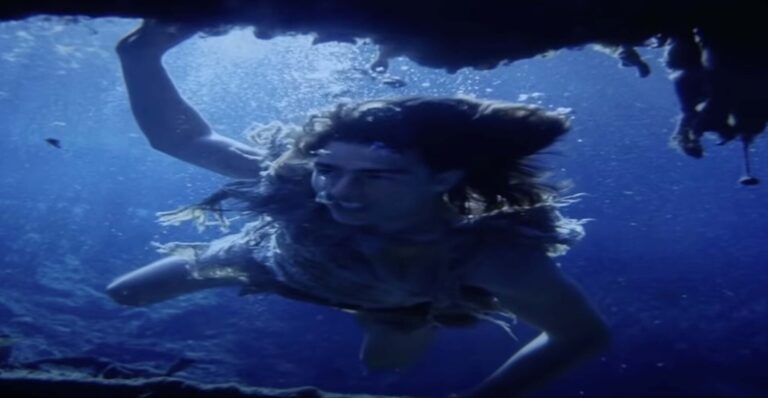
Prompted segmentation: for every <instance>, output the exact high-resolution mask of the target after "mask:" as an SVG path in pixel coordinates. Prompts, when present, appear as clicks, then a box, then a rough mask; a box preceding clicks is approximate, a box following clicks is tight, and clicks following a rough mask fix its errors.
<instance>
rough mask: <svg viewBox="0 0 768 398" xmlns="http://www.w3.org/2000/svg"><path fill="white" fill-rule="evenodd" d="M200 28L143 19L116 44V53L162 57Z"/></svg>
mask: <svg viewBox="0 0 768 398" xmlns="http://www.w3.org/2000/svg"><path fill="white" fill-rule="evenodd" d="M201 28H202V26H196V25H187V24H177V23H165V22H160V21H156V20H152V19H145V20H144V21H143V22H142V23H141V25H140V26H139V27H138V28H136V30H134V31H133V32H131V33H128V34H127V35H125V37H123V38H122V39H120V41H119V42H118V43H117V52H118V53H120V54H121V55H127V54H131V53H134V52H141V53H144V54H154V55H162V54H163V53H165V52H166V51H168V50H170V49H171V48H173V47H175V46H177V45H178V44H179V43H181V42H183V41H184V40H187V39H188V38H190V37H192V36H194V35H195V33H197V32H199V31H200V30H201Z"/></svg>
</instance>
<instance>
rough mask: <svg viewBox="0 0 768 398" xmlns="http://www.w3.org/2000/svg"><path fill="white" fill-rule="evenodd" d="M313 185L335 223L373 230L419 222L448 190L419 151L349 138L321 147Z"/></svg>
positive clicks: (313, 175)
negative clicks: (372, 228)
mask: <svg viewBox="0 0 768 398" xmlns="http://www.w3.org/2000/svg"><path fill="white" fill-rule="evenodd" d="M312 187H313V188H314V190H315V192H316V193H317V197H318V201H319V202H321V203H323V204H324V205H326V206H327V207H328V210H329V211H330V212H331V215H332V216H333V218H334V219H335V220H336V221H338V222H340V223H343V224H348V225H358V226H370V227H374V228H376V227H382V226H387V225H392V224H407V223H408V222H409V220H411V219H413V220H418V219H420V217H423V216H424V214H425V213H426V214H429V213H430V212H433V211H435V206H436V203H438V201H439V198H440V197H441V196H442V194H443V192H442V189H441V187H440V186H439V181H438V179H437V178H436V175H435V174H434V173H433V172H432V171H431V170H430V169H429V168H428V167H427V166H426V165H425V164H424V163H423V162H422V161H421V160H420V159H419V158H418V157H417V156H416V155H415V154H412V153H400V152H396V151H393V150H391V149H388V148H386V147H384V146H382V145H376V144H374V145H370V144H353V143H346V142H331V143H329V144H328V145H326V146H325V148H323V149H322V150H320V151H319V153H318V156H317V158H316V159H315V162H314V165H313V173H312Z"/></svg>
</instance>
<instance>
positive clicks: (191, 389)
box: [0, 371, 405, 398]
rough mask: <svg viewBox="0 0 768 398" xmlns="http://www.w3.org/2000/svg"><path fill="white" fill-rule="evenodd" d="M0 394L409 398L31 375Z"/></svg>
mask: <svg viewBox="0 0 768 398" xmlns="http://www.w3.org/2000/svg"><path fill="white" fill-rule="evenodd" d="M0 391H2V392H3V396H6V397H14V398H50V397H110V398H140V397H141V398H146V397H152V398H178V397H185V398H405V397H402V396H401V397H392V396H386V397H385V396H382V395H365V394H362V395H361V394H336V393H330V392H323V391H320V390H318V389H316V388H314V387H299V388H291V389H273V388H260V387H245V386H240V385H237V384H197V383H192V382H189V381H185V380H181V379H177V378H169V377H156V378H150V379H131V380H126V379H112V380H106V379H100V378H94V377H89V376H79V377H75V376H72V375H69V376H60V375H52V374H37V375H36V374H34V373H29V371H12V372H4V373H0Z"/></svg>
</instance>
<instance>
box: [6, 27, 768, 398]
mask: <svg viewBox="0 0 768 398" xmlns="http://www.w3.org/2000/svg"><path fill="white" fill-rule="evenodd" d="M136 24H137V21H130V20H117V19H110V20H92V21H85V22H81V23H74V24H72V23H63V22H61V21H53V22H51V21H44V20H41V19H36V20H31V21H24V22H13V23H2V24H0V289H1V290H0V331H2V332H5V333H9V334H11V335H13V336H14V337H15V339H16V344H15V346H14V356H13V359H14V360H15V361H28V360H33V359H38V358H45V357H54V356H81V355H92V356H100V357H105V358H109V359H112V360H115V361H119V362H123V363H129V364H136V363H141V364H146V365H149V366H154V367H157V368H160V369H162V368H164V367H166V366H167V365H169V364H170V363H171V362H173V360H174V359H176V358H178V357H181V356H185V357H190V358H194V359H195V360H197V361H198V362H197V364H196V365H194V366H192V367H191V368H189V369H188V370H186V371H184V372H183V373H180V374H179V376H180V377H185V378H189V379H193V380H198V381H203V382H229V381H237V382H243V383H249V384H254V385H263V386H271V387H293V386H298V385H315V386H318V387H320V388H323V389H327V390H332V391H339V392H368V393H381V394H393V395H394V394H412V395H421V396H434V397H440V396H445V395H446V394H448V393H449V392H453V391H460V390H463V389H466V388H469V387H471V386H473V385H475V384H476V383H478V382H480V381H481V380H482V379H483V378H484V377H486V376H487V375H489V374H490V373H491V372H492V371H493V370H494V369H495V368H496V367H497V366H499V365H500V364H501V363H502V362H503V361H504V360H505V359H506V358H507V357H508V356H509V355H511V353H512V352H514V350H516V349H518V348H519V347H521V342H516V341H514V340H511V339H510V338H509V337H508V336H507V335H506V334H505V333H504V332H503V331H502V330H501V329H499V328H497V327H494V326H492V325H490V324H488V325H482V326H480V327H477V328H474V329H457V330H445V331H443V332H442V333H441V334H440V335H439V337H438V338H437V341H436V343H435V345H434V347H433V348H432V350H431V351H430V352H429V353H428V354H427V355H426V357H425V358H423V360H421V361H420V362H419V363H418V364H417V365H415V366H414V367H413V368H411V369H407V370H403V371H400V372H393V373H387V372H369V371H366V370H365V369H364V368H363V366H362V365H361V364H360V363H359V362H358V359H357V353H358V349H359V345H360V342H361V338H362V334H361V332H360V330H359V329H358V327H357V325H356V324H355V323H354V321H353V320H352V319H351V318H350V317H349V316H348V315H346V314H343V313H340V312H337V311H335V310H331V309H327V308H321V307H318V306H315V305H310V304H303V303H294V302H290V301H287V300H284V299H280V298H275V297H237V294H236V291H230V290H223V291H209V292H204V293H199V294H195V295H191V296H188V297H184V298H180V299H176V300H173V301H170V302H167V303H163V304H158V305H154V306H151V307H148V308H141V309H130V308H123V307H120V306H118V305H116V304H114V303H112V302H111V301H110V299H109V298H108V297H107V296H105V295H104V292H103V287H104V286H105V285H106V284H107V283H108V282H109V281H110V280H111V279H112V278H114V277H116V276H118V275H119V274H121V273H124V272H126V271H129V270H131V269H133V268H136V267H138V266H141V265H143V264H146V263H148V262H151V261H153V260H154V259H156V258H158V256H159V255H158V254H157V253H155V251H154V248H153V247H152V245H151V242H168V241H174V240H205V239H210V238H213V237H215V236H218V234H219V233H218V232H217V231H215V230H211V231H206V232H205V233H204V234H202V235H200V234H198V233H197V232H196V231H195V230H194V228H193V227H191V226H182V227H161V226H159V225H158V224H156V223H155V221H154V220H155V216H154V213H155V212H158V211H164V210H170V209H173V208H176V207H178V206H180V205H184V204H189V203H193V202H195V201H197V200H199V199H200V198H202V197H203V196H205V195H206V194H208V193H210V192H211V191H212V190H214V189H215V188H216V187H217V186H219V185H220V184H222V183H224V182H226V179H225V178H223V177H219V176H216V175H214V174H212V173H210V172H207V171H205V170H200V169H195V168H194V167H192V166H188V165H185V164H183V163H181V162H179V161H177V160H175V159H172V158H170V157H167V156H165V155H163V154H161V153H159V152H155V151H153V150H152V149H151V148H150V147H149V145H148V144H147V142H146V141H145V139H144V138H143V136H142V135H141V133H140V132H139V130H138V128H137V126H136V124H135V123H134V121H133V119H132V116H131V113H130V110H129V108H128V103H127V95H126V93H125V89H124V87H123V84H122V78H121V75H120V70H119V67H118V63H117V58H116V56H115V54H114V52H113V46H114V44H115V43H116V42H117V40H118V39H119V37H121V36H122V35H123V34H124V33H126V32H127V31H129V30H130V29H131V28H132V27H133V26H135V25H136ZM310 43H311V38H309V37H290V38H278V39H274V40H271V41H259V40H256V39H254V38H253V37H252V36H251V35H250V33H249V32H248V31H245V30H242V31H236V32H233V33H231V34H230V35H227V36H224V37H214V38H206V39H199V38H197V39H194V40H191V41H189V42H187V43H185V44H184V45H182V46H181V47H180V48H178V49H175V50H173V52H172V53H170V54H169V55H168V56H167V58H166V65H167V67H168V68H169V70H170V72H171V74H172V75H173V77H174V79H175V81H176V82H177V84H178V86H179V89H180V91H181V92H182V93H183V94H184V95H185V97H186V98H188V100H189V101H190V102H191V103H192V104H193V105H194V106H195V107H197V108H198V109H199V110H200V112H201V113H202V114H203V115H204V116H205V117H206V118H207V119H208V120H209V122H210V123H211V124H212V125H213V126H214V128H215V130H217V131H218V132H221V133H225V134H227V135H230V136H232V137H242V136H243V134H244V133H245V132H246V131H247V130H248V128H249V126H251V125H253V124H254V123H266V122H269V121H272V120H282V121H285V122H295V123H301V122H302V121H303V120H304V118H305V117H306V115H307V114H308V113H310V112H311V111H313V110H317V109H319V108H323V107H328V106H330V105H332V104H333V103H335V102H337V101H339V100H348V99H351V100H360V99H368V98H375V97H379V96H396V95H407V94H431V95H453V94H465V95H474V96H477V97H487V98H498V99H505V100H512V101H523V102H528V103H536V104H541V105H542V106H545V107H548V108H553V109H554V108H560V107H563V108H571V109H572V112H573V115H574V117H575V118H574V123H573V126H574V127H573V130H572V132H571V133H570V134H569V136H568V137H567V138H566V139H565V140H564V141H563V142H562V143H560V144H559V145H558V146H557V151H556V152H557V153H556V154H552V155H547V156H546V157H545V158H544V159H546V160H547V161H548V162H549V163H550V164H551V165H552V166H553V168H554V170H555V171H556V175H555V177H556V178H558V179H570V180H572V181H573V182H574V184H575V187H576V188H575V189H574V191H573V192H584V193H586V194H588V195H587V196H586V197H584V198H583V200H582V201H581V202H580V203H577V204H575V205H573V206H571V207H569V208H567V209H565V211H566V212H567V213H568V215H570V216H573V217H580V218H594V221H592V222H591V223H589V224H588V225H587V231H588V234H587V237H586V238H585V239H584V241H583V242H582V243H581V244H579V245H578V246H577V247H576V248H574V249H573V250H572V251H571V252H570V253H569V254H568V255H567V256H566V257H563V258H560V259H559V261H560V263H561V264H562V267H563V270H564V271H565V272H566V273H567V274H569V275H570V276H572V277H573V278H574V279H575V280H577V281H578V282H579V283H580V284H581V285H582V286H583V288H584V290H585V291H586V292H587V293H588V295H589V296H590V297H591V298H592V299H593V301H594V303H595V304H596V306H597V307H598V308H599V309H600V310H601V311H602V312H603V313H604V314H605V316H606V318H607V319H608V321H609V323H610V324H611V326H612V328H613V331H614V335H615V341H614V346H613V348H612V350H611V351H610V352H606V353H605V354H604V355H602V356H601V357H599V358H597V359H595V360H594V361H593V362H591V363H589V364H587V365H586V366H584V367H582V368H580V369H578V370H576V371H573V372H571V373H569V374H568V375H567V376H565V377H563V378H562V379H560V380H558V381H557V382H556V383H553V384H552V385H551V386H550V387H548V388H547V389H545V390H542V392H541V393H539V394H536V395H535V396H537V397H571V396H572V397H581V396H583V397H617V396H621V397H673V396H679V397H693V396H697V397H698V396H709V397H714V396H722V397H758V396H768V382H766V381H765V378H764V376H765V375H766V374H767V373H766V365H765V363H766V362H768V327H767V326H768V324H766V315H768V298H766V294H765V292H766V287H767V286H768V273H767V272H766V270H765V264H766V261H765V260H764V258H765V257H766V256H768V229H767V228H766V224H767V223H766V217H767V216H768V208H766V206H765V198H766V188H765V186H764V185H762V186H757V187H751V188H746V187H741V186H739V185H738V184H737V179H738V177H739V176H740V175H741V174H740V173H741V167H742V158H741V156H740V151H741V148H740V146H739V145H738V144H731V145H727V146H724V147H714V143H715V142H714V140H712V141H708V144H709V145H708V146H709V148H708V149H709V151H708V153H707V156H706V157H705V158H704V159H702V160H694V159H690V158H686V157H685V156H684V155H681V154H680V153H678V152H676V151H675V150H673V149H670V147H669V146H668V136H669V135H670V133H671V131H672V129H673V128H674V123H675V118H676V115H677V103H676V100H675V98H674V95H673V90H672V86H671V84H670V82H669V81H668V79H667V77H666V71H665V70H664V69H663V67H662V66H661V64H660V63H659V62H658V60H659V59H660V58H661V57H662V55H663V54H662V52H661V50H643V54H644V55H645V56H646V57H647V60H648V61H649V62H650V63H651V64H652V68H653V74H652V75H651V76H650V77H649V78H647V79H640V78H638V77H637V76H636V73H635V71H634V70H632V69H621V68H619V67H618V62H617V61H616V60H615V59H613V58H611V57H609V56H607V55H605V54H602V53H599V52H595V51H592V50H591V49H589V48H586V49H581V50H573V51H564V52H561V53H559V54H557V55H555V56H552V57H549V58H538V59H531V60H523V61H519V62H516V63H514V64H512V65H509V66H504V67H500V68H497V69H495V70H493V71H487V72H474V71H467V70H463V71H460V72H459V73H456V74H454V75H448V74H446V73H444V72H441V71H435V70H428V69H424V68H421V67H418V66H417V65H414V64H413V63H411V62H409V61H407V60H403V59H398V60H396V61H394V62H392V66H391V68H390V73H391V74H392V75H394V76H397V77H400V78H403V79H405V80H406V81H407V82H408V85H407V86H406V87H404V88H400V89H394V88H391V87H388V86H386V85H383V84H381V83H380V82H377V81H375V80H374V79H371V78H370V77H369V76H366V75H365V74H364V73H361V72H360V71H359V70H360V69H365V68H366V66H367V64H368V63H370V62H371V61H372V60H373V59H374V54H375V48H373V47H372V46H370V45H364V44H361V45H358V46H353V45H346V44H333V43H331V44H323V45H320V46H311V45H310ZM47 138H56V139H59V140H60V141H61V145H62V148H61V149H57V148H54V147H52V146H50V145H48V144H47V143H46V142H45V139H47ZM755 150H756V151H755V153H754V164H755V166H754V168H755V169H756V173H757V175H758V177H761V176H762V177H766V176H768V166H766V162H765V161H764V159H766V155H765V152H766V150H768V148H767V147H766V145H765V141H764V139H762V137H761V138H760V139H758V141H757V144H756V145H755ZM516 333H517V334H518V335H519V336H520V337H521V339H522V340H523V341H525V340H526V339H528V338H530V337H531V336H533V335H534V333H533V331H532V330H530V329H528V328H527V327H525V326H523V325H521V326H519V327H518V328H517V330H516Z"/></svg>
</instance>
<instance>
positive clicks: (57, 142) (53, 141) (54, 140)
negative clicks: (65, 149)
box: [45, 138, 61, 149]
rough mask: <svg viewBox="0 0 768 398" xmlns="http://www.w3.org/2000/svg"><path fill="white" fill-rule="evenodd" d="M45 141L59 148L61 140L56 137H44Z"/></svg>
mask: <svg viewBox="0 0 768 398" xmlns="http://www.w3.org/2000/svg"><path fill="white" fill-rule="evenodd" d="M45 142H47V143H48V145H50V146H52V147H54V148H58V149H61V140H59V139H57V138H46V139H45Z"/></svg>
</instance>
